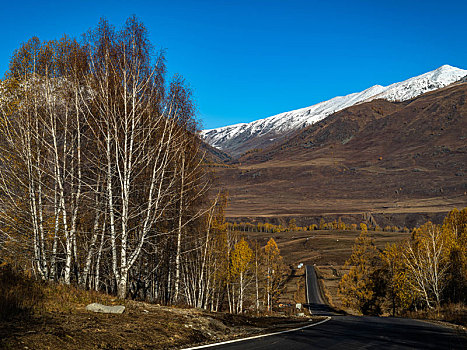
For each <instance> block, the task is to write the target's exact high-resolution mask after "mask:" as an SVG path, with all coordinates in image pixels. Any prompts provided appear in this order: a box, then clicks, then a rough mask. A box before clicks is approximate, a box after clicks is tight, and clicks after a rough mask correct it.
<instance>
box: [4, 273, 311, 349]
mask: <svg viewBox="0 0 467 350" xmlns="http://www.w3.org/2000/svg"><path fill="white" fill-rule="evenodd" d="M0 283H1V284H0V291H1V292H2V293H1V294H0V303H1V306H2V313H1V316H2V319H1V320H0V339H1V340H0V348H5V349H19V348H24V349H142V348H158V349H169V348H181V347H187V346H190V345H193V344H200V343H210V342H216V341H221V340H226V339H232V338H236V337H242V336H245V335H254V334H261V333H265V332H271V331H275V330H282V329H288V328H293V327H298V326H299V325H302V324H303V323H304V322H309V321H308V319H304V318H290V317H281V316H280V315H278V316H268V317H255V316H251V315H250V316H246V315H232V314H228V313H220V312H219V313H210V312H207V311H203V310H201V309H193V308H191V309H185V308H175V307H167V306H160V305H157V304H149V303H144V302H136V301H131V300H119V299H116V298H115V297H114V296H111V295H107V294H103V293H99V292H94V291H83V290H81V289H78V288H76V287H73V286H63V285H59V284H55V283H48V284H47V283H44V282H37V281H36V280H34V279H30V278H28V277H26V276H24V275H22V274H21V273H18V272H15V271H13V270H12V269H11V268H10V267H8V266H2V268H1V271H0ZM5 291H10V292H11V293H9V294H8V293H5ZM13 292H14V293H13ZM93 302H99V303H103V304H106V305H115V304H119V305H122V304H123V305H125V306H126V310H125V312H124V313H123V314H121V315H111V314H96V313H92V312H89V311H86V310H85V306H86V305H87V304H89V303H93ZM7 303H11V304H10V305H12V307H11V308H10V309H9V310H6V309H5V308H4V306H5V305H7Z"/></svg>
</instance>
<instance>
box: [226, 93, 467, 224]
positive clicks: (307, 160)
mask: <svg viewBox="0 0 467 350" xmlns="http://www.w3.org/2000/svg"><path fill="white" fill-rule="evenodd" d="M466 96H467V84H459V85H455V86H452V87H448V88H444V89H440V90H437V91H434V92H430V93H427V94H425V95H422V96H419V97H418V98H416V99H414V100H411V101H407V102H404V103H391V102H388V101H383V100H376V101H372V102H368V103H364V104H360V105H357V106H353V107H351V108H348V109H346V110H343V111H340V112H338V113H335V114H334V115H332V116H331V117H329V118H327V119H325V120H323V121H322V122H320V123H317V124H315V125H313V126H310V127H308V128H306V129H304V130H302V131H301V132H298V133H296V134H295V135H294V136H293V137H292V138H290V139H289V140H288V141H287V142H285V143H283V144H281V145H278V146H275V147H273V148H270V149H267V150H264V151H259V152H253V153H250V154H249V155H247V156H244V157H243V158H242V159H241V162H242V163H241V164H240V165H239V166H237V167H236V168H233V169H220V170H219V171H218V172H217V175H218V177H219V184H220V185H221V186H223V187H226V188H227V189H228V190H229V193H230V197H231V203H230V208H229V209H228V212H227V214H228V215H229V216H293V215H297V216H310V215H322V214H326V213H359V212H363V211H372V212H389V213H415V212H433V213H435V212H444V211H448V210H449V209H451V208H452V207H454V206H459V207H460V206H465V205H466V203H467V195H466V191H467V181H466V174H467V105H466V104H465V100H466Z"/></svg>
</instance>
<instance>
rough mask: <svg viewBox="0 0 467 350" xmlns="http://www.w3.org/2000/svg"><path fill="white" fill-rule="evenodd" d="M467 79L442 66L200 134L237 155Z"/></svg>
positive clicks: (462, 72)
mask: <svg viewBox="0 0 467 350" xmlns="http://www.w3.org/2000/svg"><path fill="white" fill-rule="evenodd" d="M466 76H467V70H463V69H459V68H456V67H452V66H449V65H443V66H441V67H439V68H437V69H435V70H433V71H430V72H427V73H424V74H421V75H418V76H415V77H412V78H409V79H406V80H404V81H402V82H398V83H394V84H391V85H388V86H382V85H373V86H371V87H369V88H367V89H365V90H363V91H361V92H356V93H352V94H349V95H345V96H336V97H334V98H332V99H330V100H327V101H323V102H320V103H317V104H315V105H312V106H309V107H305V108H300V109H296V110H293V111H289V112H284V113H280V114H277V115H273V116H271V117H268V118H263V119H259V120H256V121H253V122H250V123H238V124H234V125H228V126H224V127H221V128H216V129H207V130H203V131H201V136H202V137H203V139H204V140H205V141H206V142H207V143H209V144H210V145H211V146H213V147H215V148H218V149H221V150H223V151H226V152H228V153H230V154H232V155H233V156H237V157H238V156H240V155H241V154H242V153H245V152H246V151H248V150H251V149H258V148H266V147H268V146H270V145H272V144H274V143H277V142H279V141H281V140H284V139H285V138H286V137H288V136H290V135H291V134H292V133H294V132H295V131H297V130H300V129H301V128H303V127H306V126H309V125H312V124H314V123H316V122H319V121H321V120H323V119H325V118H327V117H328V116H330V115H332V114H334V113H335V112H338V111H341V110H343V109H345V108H348V107H351V106H354V105H356V104H359V103H365V102H369V101H372V100H374V99H385V100H388V101H392V102H395V101H406V100H409V99H412V98H414V97H417V96H419V95H421V94H423V93H425V92H429V91H433V90H437V89H439V88H442V87H445V86H448V85H450V84H452V83H454V82H456V81H459V80H460V79H462V78H463V77H466Z"/></svg>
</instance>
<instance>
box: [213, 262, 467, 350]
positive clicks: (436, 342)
mask: <svg viewBox="0 0 467 350" xmlns="http://www.w3.org/2000/svg"><path fill="white" fill-rule="evenodd" d="M306 269H307V289H308V290H307V298H308V302H309V307H310V311H311V312H312V313H313V314H319V315H330V316H331V320H329V321H328V322H325V323H322V324H320V325H317V326H313V327H310V328H306V329H302V330H298V331H295V332H290V333H284V334H278V335H272V336H269V337H264V338H258V339H253V340H245V341H241V342H236V343H231V344H225V345H218V346H215V347H212V349H215V350H221V349H229V350H234V349H235V350H240V349H241V350H249V349H286V350H301V349H424V350H426V349H464V350H465V349H467V340H466V338H465V332H464V333H463V334H461V333H460V332H459V331H456V330H454V329H451V328H448V327H444V326H438V325H435V324H432V323H429V322H424V321H416V320H411V319H405V318H393V317H366V316H365V317H360V316H342V315H338V314H337V313H335V312H334V311H333V310H332V308H330V307H329V306H327V305H325V303H324V302H323V299H322V296H321V293H320V289H319V284H318V280H317V277H316V273H315V270H314V268H313V267H312V266H307V267H306Z"/></svg>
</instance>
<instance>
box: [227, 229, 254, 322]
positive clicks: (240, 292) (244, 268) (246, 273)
mask: <svg viewBox="0 0 467 350" xmlns="http://www.w3.org/2000/svg"><path fill="white" fill-rule="evenodd" d="M252 260H253V250H251V248H250V245H249V244H248V242H247V241H245V239H244V238H242V239H241V240H240V241H239V242H237V243H236V244H235V246H234V249H233V251H232V253H231V256H230V269H231V273H230V277H231V283H232V285H233V286H237V288H236V289H237V291H236V293H235V288H233V289H232V297H233V299H234V307H233V309H234V310H235V312H236V313H240V312H243V302H244V299H245V289H246V288H247V287H248V285H249V284H250V282H251V281H252V280H253V276H254V275H253V273H252V271H251V270H252V268H253V265H252ZM235 295H236V296H237V298H236V300H235Z"/></svg>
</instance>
